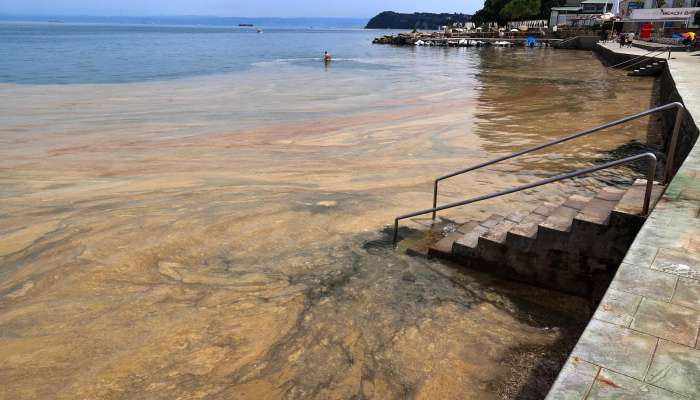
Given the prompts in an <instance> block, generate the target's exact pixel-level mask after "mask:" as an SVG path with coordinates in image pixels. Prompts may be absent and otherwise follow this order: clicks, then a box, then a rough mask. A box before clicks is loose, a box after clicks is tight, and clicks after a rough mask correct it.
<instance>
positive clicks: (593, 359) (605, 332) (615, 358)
mask: <svg viewBox="0 0 700 400" xmlns="http://www.w3.org/2000/svg"><path fill="white" fill-rule="evenodd" d="M657 340H658V339H657V338H655V337H653V336H651V335H647V334H644V333H641V332H636V331H633V330H631V329H629V328H625V327H623V326H619V325H614V324H610V323H608V322H603V321H599V320H597V319H593V320H591V322H590V323H589V324H588V327H587V328H586V331H585V332H584V333H583V335H582V336H581V339H579V341H578V343H577V344H576V347H575V348H574V351H573V352H572V353H571V355H572V356H573V357H578V358H580V359H583V360H586V361H588V362H590V363H593V364H596V365H599V366H601V367H604V368H607V369H610V370H613V371H617V372H620V373H622V374H625V375H628V376H631V377H633V378H637V379H642V378H644V374H645V373H646V371H647V367H648V366H649V363H650V362H651V356H652V354H653V352H654V348H655V347H656V342H657Z"/></svg>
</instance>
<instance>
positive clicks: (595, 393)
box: [586, 369, 684, 400]
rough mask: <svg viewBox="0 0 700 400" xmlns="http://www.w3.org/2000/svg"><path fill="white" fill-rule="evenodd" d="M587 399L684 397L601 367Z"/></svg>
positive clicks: (664, 398) (662, 399) (662, 398)
mask: <svg viewBox="0 0 700 400" xmlns="http://www.w3.org/2000/svg"><path fill="white" fill-rule="evenodd" d="M586 398H587V399H616V400H633V399H634V400H636V399H639V400H647V399H648V400H671V399H672V400H680V399H684V397H683V396H680V395H678V394H676V393H673V392H670V391H668V390H665V389H662V388H660V387H657V386H654V385H651V384H649V383H646V382H642V381H639V380H637V379H633V378H630V377H629V376H625V375H621V374H617V373H615V372H613V371H610V370H607V369H603V370H601V371H600V373H599V374H598V377H597V378H596V379H595V381H594V382H593V386H592V387H591V390H590V393H589V394H588V397H586Z"/></svg>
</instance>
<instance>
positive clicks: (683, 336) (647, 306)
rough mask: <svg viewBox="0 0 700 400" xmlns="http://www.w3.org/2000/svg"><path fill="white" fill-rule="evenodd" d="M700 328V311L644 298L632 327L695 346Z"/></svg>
mask: <svg viewBox="0 0 700 400" xmlns="http://www.w3.org/2000/svg"><path fill="white" fill-rule="evenodd" d="M698 326H700V311H698V310H693V309H692V308H687V307H683V306H679V305H676V304H671V303H666V302H663V301H658V300H655V299H650V298H643V299H642V302H641V303H640V304H639V308H638V309H637V313H636V314H635V316H634V320H633V321H632V325H630V327H631V328H632V329H634V330H636V331H638V332H642V333H646V334H648V335H652V336H656V337H658V338H662V339H667V340H671V341H674V342H676V343H680V344H683V345H686V346H691V347H692V346H695V338H697V336H698Z"/></svg>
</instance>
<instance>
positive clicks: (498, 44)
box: [493, 40, 512, 47]
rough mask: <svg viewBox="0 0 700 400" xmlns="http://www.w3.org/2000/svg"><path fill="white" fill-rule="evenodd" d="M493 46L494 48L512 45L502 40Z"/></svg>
mask: <svg viewBox="0 0 700 400" xmlns="http://www.w3.org/2000/svg"><path fill="white" fill-rule="evenodd" d="M493 45H494V46H496V47H510V46H511V45H512V43H511V42H506V41H505V40H502V41H500V42H494V43H493Z"/></svg>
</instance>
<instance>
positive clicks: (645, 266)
mask: <svg viewBox="0 0 700 400" xmlns="http://www.w3.org/2000/svg"><path fill="white" fill-rule="evenodd" d="M606 47H607V48H609V49H611V50H614V51H621V52H625V53H628V54H639V55H641V54H644V53H646V52H647V51H646V50H642V49H637V48H629V49H628V48H624V49H620V48H619V45H617V44H608V45H606ZM695 54H700V53H695ZM671 57H672V58H671V60H669V68H670V71H671V74H672V76H673V80H674V81H675V83H676V89H677V90H678V93H679V94H680V96H681V98H682V99H683V103H684V104H685V106H686V107H687V109H688V111H689V113H690V115H691V116H692V118H693V120H694V121H695V123H696V124H697V123H698V122H700V55H699V56H695V55H693V53H685V52H683V53H672V56H671ZM699 214H700V143H699V144H698V145H696V146H695V147H694V148H693V149H692V151H691V152H690V154H689V155H688V157H687V158H686V160H685V162H684V163H683V165H682V167H681V168H680V170H679V171H678V174H677V175H676V176H675V178H674V179H673V181H672V182H671V184H670V185H669V187H668V190H667V191H666V194H665V195H664V196H663V198H662V199H661V201H660V202H659V204H658V205H657V206H656V208H655V209H654V211H653V212H652V214H651V216H650V217H649V219H648V220H647V222H646V223H645V225H644V227H642V229H641V231H640V232H639V235H638V236H637V238H636V240H635V242H634V243H633V245H632V247H631V248H630V250H629V252H628V254H627V256H626V258H625V259H624V261H623V263H622V265H621V266H620V268H619V270H618V272H617V274H616V276H615V278H614V279H613V282H612V284H611V285H610V288H609V289H608V291H607V293H606V294H605V297H604V298H603V301H602V302H601V303H600V306H599V307H598V309H597V310H596V312H595V315H594V316H593V319H592V320H591V321H590V323H589V324H588V327H586V330H585V331H584V333H583V335H582V336H581V338H580V339H579V342H578V344H577V345H576V347H575V348H574V350H573V352H572V354H571V356H570V358H569V360H568V361H567V363H566V365H565V366H564V368H563V369H562V371H561V373H560V374H559V377H558V378H557V381H556V382H555V384H554V386H553V387H552V389H551V391H550V393H549V395H548V397H547V398H548V399H550V400H554V399H659V400H661V399H700V343H699V340H698V331H699V329H700V215H699Z"/></svg>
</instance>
